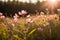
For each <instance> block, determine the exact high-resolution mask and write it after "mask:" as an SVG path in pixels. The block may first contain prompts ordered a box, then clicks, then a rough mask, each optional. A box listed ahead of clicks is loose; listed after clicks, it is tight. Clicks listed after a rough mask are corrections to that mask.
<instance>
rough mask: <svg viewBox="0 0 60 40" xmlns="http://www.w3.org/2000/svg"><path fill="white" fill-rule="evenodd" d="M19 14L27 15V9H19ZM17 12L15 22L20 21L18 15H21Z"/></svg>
mask: <svg viewBox="0 0 60 40" xmlns="http://www.w3.org/2000/svg"><path fill="white" fill-rule="evenodd" d="M18 14H19V15H26V14H27V12H26V11H25V10H21V12H20V11H19V12H18ZM18 14H17V13H15V15H14V16H13V18H14V21H15V22H17V21H18V17H19V15H18Z"/></svg>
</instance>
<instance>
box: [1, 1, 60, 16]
mask: <svg viewBox="0 0 60 40" xmlns="http://www.w3.org/2000/svg"><path fill="white" fill-rule="evenodd" d="M48 5H49V4H48V3H47V2H46V1H45V2H39V1H38V2H37V3H36V4H33V3H22V2H0V12H2V13H3V14H4V15H6V16H10V15H14V14H15V13H18V12H19V11H21V10H26V11H27V12H28V14H36V10H37V11H38V12H41V11H43V12H45V13H46V10H45V9H46V8H48V9H49V11H50V10H51V7H49V6H48ZM57 5H58V6H57V7H56V8H54V12H55V13H56V12H57V10H56V9H58V8H60V5H59V2H58V4H57Z"/></svg>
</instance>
